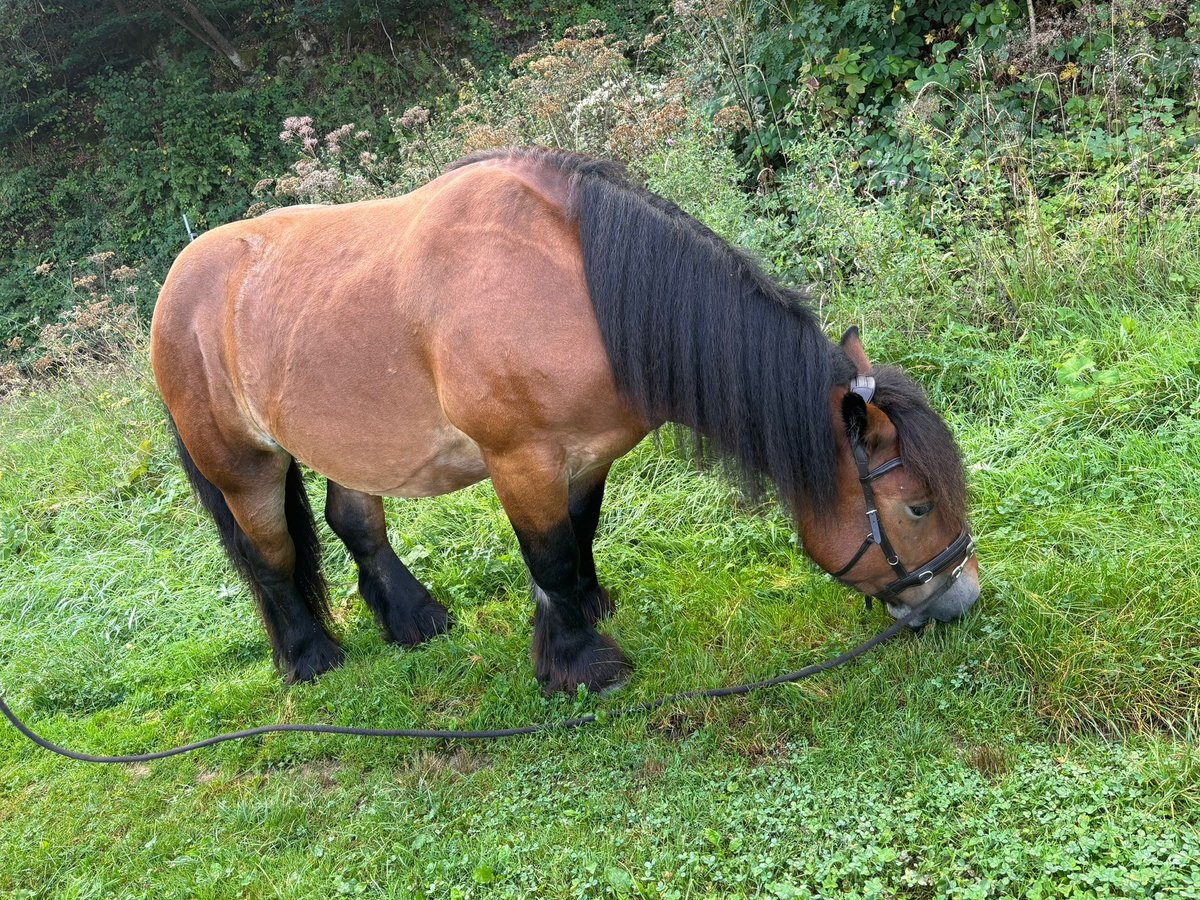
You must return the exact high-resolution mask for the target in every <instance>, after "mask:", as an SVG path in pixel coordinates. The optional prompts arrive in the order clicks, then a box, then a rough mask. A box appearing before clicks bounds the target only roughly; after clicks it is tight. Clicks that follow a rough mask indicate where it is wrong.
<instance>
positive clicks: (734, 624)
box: [0, 235, 1200, 897]
mask: <svg viewBox="0 0 1200 900" xmlns="http://www.w3.org/2000/svg"><path fill="white" fill-rule="evenodd" d="M1179 237H1180V236H1179V235H1176V239H1177V242H1176V243H1173V244H1171V246H1172V247H1173V248H1174V249H1175V251H1176V252H1174V253H1171V254H1169V255H1166V254H1164V255H1161V258H1155V259H1152V260H1150V262H1149V263H1147V262H1146V261H1145V260H1142V261H1141V262H1139V264H1138V265H1136V266H1130V267H1129V268H1127V269H1120V268H1119V267H1113V266H1111V265H1106V266H1104V267H1097V268H1095V269H1094V270H1089V269H1088V268H1087V267H1086V266H1083V267H1082V268H1074V269H1070V270H1069V271H1067V270H1064V271H1061V272H1060V273H1059V274H1058V275H1054V274H1053V271H1058V270H1053V271H1052V270H1051V269H1050V268H1047V269H1043V270H1039V272H1040V274H1039V275H1038V279H1037V280H1034V279H1029V280H1026V281H1024V282H1019V281H1018V282H1017V284H1018V285H1021V286H1023V288H1024V289H1025V290H1026V291H1027V294H1025V295H1024V296H1019V299H1020V300H1022V301H1023V302H1022V304H1021V306H1020V310H1021V312H1022V314H1023V316H1024V325H1025V327H1024V328H1023V329H1021V330H1020V331H1019V332H1018V333H1016V334H1015V335H1014V334H1008V335H1001V336H997V335H996V334H995V332H994V331H990V330H988V329H984V328H980V327H976V326H974V325H972V324H970V323H967V322H961V321H956V320H955V318H954V317H953V316H951V315H949V314H947V313H945V312H943V313H941V314H939V312H938V307H937V304H938V303H946V301H945V299H944V298H938V297H937V296H933V297H931V298H929V299H927V300H926V301H924V302H925V304H926V305H925V306H924V307H923V308H922V309H921V310H920V311H919V312H913V313H911V315H912V316H913V318H910V319H905V318H903V317H902V316H900V315H898V314H897V312H896V309H897V307H896V306H895V305H894V304H890V303H889V302H888V298H887V297H883V298H879V297H871V296H866V295H864V296H857V297H856V296H848V297H844V298H842V301H841V304H840V308H839V309H838V310H836V311H835V312H834V313H833V314H832V315H830V313H829V312H828V311H827V313H826V315H827V317H828V318H830V319H831V320H833V321H832V325H833V327H831V331H832V330H835V328H836V326H841V325H843V324H846V321H858V322H862V323H863V324H864V334H865V340H866V343H867V347H868V349H869V351H870V352H871V353H872V355H873V356H874V357H875V358H876V359H877V360H878V361H881V362H882V361H887V362H895V363H899V364H902V365H904V366H905V367H906V368H907V369H908V370H909V371H910V372H911V373H912V374H914V376H915V377H917V378H918V380H920V381H921V382H922V383H923V384H924V385H925V386H926V388H927V389H928V390H929V392H930V394H931V397H932V399H933V402H934V405H935V406H936V407H937V408H939V409H941V410H943V411H944V412H945V414H946V415H947V417H948V421H949V422H950V424H951V427H952V428H953V429H954V430H955V433H956V435H957V436H958V439H959V441H960V444H961V446H962V449H963V453H964V456H965V459H966V462H967V465H968V470H969V473H970V475H969V477H970V482H971V489H972V492H973V521H974V528H975V532H976V534H977V536H978V538H979V544H980V551H979V552H980V565H981V572H982V578H983V586H984V593H983V597H982V599H981V601H980V602H979V604H978V605H977V607H976V609H974V610H973V611H972V612H971V613H970V614H969V615H968V617H967V618H966V619H965V620H964V621H962V622H960V623H958V624H956V625H951V626H943V625H937V626H935V627H932V628H929V629H926V631H925V632H924V633H922V634H921V635H919V636H905V637H902V638H901V639H898V640H895V641H893V642H892V643H890V644H888V645H886V646H884V647H882V648H879V649H877V650H876V651H875V652H873V653H872V654H871V655H869V656H868V657H866V658H864V659H862V660H859V661H858V662H856V663H852V664H851V665H849V666H847V667H846V668H844V669H841V670H838V671H836V672H833V673H830V674H827V675H824V676H822V677H819V678H817V679H814V680H810V681H806V682H803V683H801V684H799V685H791V686H785V687H781V688H776V689H774V690H771V691H769V692H764V693H760V694H755V695H752V696H750V697H747V698H739V699H734V700H732V701H725V702H711V703H702V702H698V703H690V704H683V705H680V706H678V707H673V708H670V709H666V710H663V711H661V712H659V713H656V714H654V715H650V716H635V717H631V718H628V719H621V720H620V721H616V722H606V723H601V724H599V725H596V726H594V727H590V728H587V729H584V730H581V731H577V732H573V733H566V734H546V735H541V736H535V737H524V738H518V739H514V740H509V741H507V742H502V743H501V742H493V743H481V744H467V743H457V744H450V743H445V742H437V743H431V742H417V741H388V742H380V741H365V740H360V739H355V738H328V737H325V738H323V737H309V736H297V735H275V736H270V737H266V738H260V739H256V740H253V741H248V742H243V743H240V744H234V745H224V746H221V747H219V748H215V749H212V750H207V751H204V752H201V753H198V754H195V755H192V756H189V757H185V758H180V759H172V760H167V761H164V762H159V763H154V764H150V765H145V766H135V767H88V766H83V765H80V764H76V763H71V762H68V761H65V760H62V759H59V758H57V757H52V756H50V755H48V754H45V753H42V752H40V751H37V750H35V748H33V747H32V745H30V744H28V743H27V742H26V741H25V740H24V739H23V738H22V737H21V736H20V735H18V734H17V733H16V732H15V731H14V730H13V729H11V728H10V727H7V725H6V726H5V727H3V728H0V785H2V786H3V791H2V794H0V835H2V840H0V889H2V890H3V891H4V892H5V894H6V895H8V896H66V897H110V896H130V897H138V896H145V897H161V896H202V897H224V896H261V897H270V896H282V897H299V896H329V895H343V894H344V895H350V896H354V895H366V896H370V895H380V894H382V895H388V896H415V895H431V896H526V895H529V894H531V893H538V894H543V895H547V896H568V895H589V896H591V895H609V896H678V897H686V896H706V895H727V894H748V895H764V896H779V897H792V896H818V895H820V896H828V895H830V894H834V893H843V894H845V895H848V896H862V897H868V896H883V897H893V896H901V897H926V896H941V895H950V896H963V897H1005V896H1163V897H1196V896H1200V837H1198V835H1200V830H1198V826H1200V756H1198V755H1197V751H1196V744H1195V741H1196V737H1197V734H1198V732H1200V563H1197V561H1196V560H1197V556H1198V551H1200V546H1198V545H1197V539H1196V534H1197V531H1198V529H1200V487H1198V484H1200V401H1197V399H1196V397H1197V387H1198V384H1200V380H1198V376H1197V370H1196V359H1197V352H1196V351H1197V348H1198V347H1200V325H1198V324H1197V317H1196V315H1195V301H1194V299H1193V297H1194V294H1193V291H1194V283H1193V279H1194V278H1195V276H1196V273H1197V271H1200V267H1198V266H1197V265H1196V262H1197V250H1196V247H1195V245H1194V244H1193V245H1192V246H1188V244H1187V241H1186V240H1181V239H1179ZM1163 240H1164V241H1165V240H1166V239H1165V238H1164V239H1163ZM1159 246H1160V247H1162V246H1165V244H1163V243H1162V242H1160V244H1159ZM1150 263H1153V265H1151V264H1150ZM1048 272H1049V273H1050V274H1047V273H1048ZM1054 277H1061V278H1062V279H1064V282H1063V283H1060V284H1058V285H1056V284H1055V283H1054V282H1053V278H1054ZM1066 279H1069V280H1070V282H1071V284H1072V285H1073V288H1072V290H1071V291H1070V292H1067V291H1066V290H1064V289H1063V288H1064V286H1065V280H1066ZM1047 296H1052V297H1055V298H1056V299H1055V300H1054V302H1052V303H1050V302H1045V301H1044V300H1043V299H1042V298H1044V297H1047ZM948 308H949V306H948V304H947V306H945V307H944V308H943V309H948ZM843 317H844V318H843ZM917 318H919V319H920V321H921V322H922V323H923V324H922V326H921V327H920V329H919V330H918V329H917V328H915V327H913V325H912V321H913V320H914V319H917ZM918 337H919V339H917V338H918ZM671 443H672V441H671V438H670V436H669V435H664V436H663V437H662V441H661V444H662V446H656V445H655V443H654V442H653V441H650V440H648V441H646V442H644V443H643V444H642V445H641V446H640V447H639V448H638V449H637V450H635V451H634V452H633V453H632V454H630V455H629V456H628V457H626V458H624V459H623V460H621V461H620V462H618V464H617V466H616V467H615V468H614V473H613V477H612V478H611V479H610V492H609V495H608V498H607V500H606V503H605V510H604V518H603V520H602V524H601V528H600V533H599V535H598V539H597V559H598V565H599V569H600V572H601V575H602V579H603V580H605V581H606V582H607V583H608V584H609V585H610V586H611V587H612V588H613V589H614V592H615V595H616V599H617V613H616V615H615V617H614V618H613V619H612V620H611V622H610V623H609V625H608V629H609V630H610V631H611V633H612V634H613V635H614V636H615V637H616V638H617V640H618V641H620V643H621V644H622V646H624V647H625V649H626V651H627V652H628V653H629V655H630V658H631V660H632V661H633V663H634V666H635V674H634V677H633V680H632V681H631V683H630V684H629V685H628V686H627V687H626V688H625V689H624V690H623V691H621V692H620V693H618V694H616V695H613V696H609V697H602V698H597V697H589V696H577V697H573V698H566V697H556V698H552V699H545V698H544V697H543V696H542V695H541V694H540V692H539V691H538V688H537V684H536V682H535V680H534V678H533V674H532V669H531V667H530V663H529V659H528V649H527V648H528V645H529V637H530V628H531V625H530V618H531V604H530V600H529V594H528V585H527V575H526V573H525V570H524V567H523V565H522V562H521V558H520V554H519V552H518V550H517V546H516V541H515V539H514V537H513V535H512V532H511V529H510V528H509V527H508V524H507V521H506V519H505V517H504V515H503V512H502V511H501V509H500V507H499V504H498V502H497V500H496V498H495V495H494V492H493V491H492V490H491V487H490V485H488V484H487V483H484V484H482V485H478V486H476V487H474V488H470V489H468V490H465V491H462V492H459V493H457V494H453V495H450V496H447V497H443V498H439V499H435V500H422V501H404V502H391V501H389V503H388V513H389V533H390V536H391V538H392V541H393V543H394V544H395V546H396V547H397V550H398V552H399V553H400V555H401V557H402V558H403V559H404V560H405V562H406V563H407V564H408V565H409V566H410V567H411V568H412V569H413V571H414V573H415V574H416V575H417V576H418V577H419V578H421V579H422V580H423V581H424V582H425V583H426V584H428V585H429V586H430V587H431V589H432V590H433V592H434V593H435V595H436V596H438V597H439V598H440V599H442V600H443V601H444V602H446V603H447V605H448V606H449V607H450V608H451V609H452V611H453V612H454V614H455V615H456V617H457V625H456V627H455V628H454V629H453V631H452V632H451V633H450V634H449V635H448V636H445V637H441V638H438V639H436V640H434V641H432V642H430V643H428V644H426V645H424V646H422V647H420V648H419V649H416V650H402V649H399V648H397V647H395V646H390V645H385V644H384V643H383V642H382V640H381V638H380V636H379V633H378V630H377V628H376V626H375V624H374V622H373V620H372V619H371V617H370V614H369V613H368V612H367V610H366V609H365V607H364V606H363V605H362V603H361V601H359V600H358V598H357V597H356V589H355V579H354V575H353V570H352V567H351V564H350V561H349V558H348V556H347V554H346V553H345V551H344V550H343V549H342V548H341V546H340V544H338V543H337V542H336V539H334V538H333V536H332V535H331V534H330V533H329V532H328V531H327V530H323V533H322V536H323V538H324V542H325V548H326V551H325V552H326V564H327V566H328V567H329V577H330V581H331V586H332V589H333V599H334V608H335V617H336V622H337V627H338V629H339V630H340V633H341V634H342V636H343V639H344V643H345V646H346V648H347V651H348V659H347V663H346V664H345V665H344V666H343V667H342V668H341V669H339V670H337V671H335V672H333V673H331V674H330V675H328V676H327V677H324V678H323V679H321V680H320V681H319V682H318V683H316V684H313V685H302V686H297V687H293V688H285V687H284V686H283V685H282V683H281V681H280V679H279V677H278V675H277V674H276V672H275V671H274V670H273V669H272V667H271V664H270V659H269V647H268V644H267V641H266V637H265V635H264V634H263V632H262V628H261V626H260V625H259V623H258V621H257V619H256V616H255V613H254V610H253V605H252V602H251V601H250V599H249V596H248V595H247V593H246V591H245V589H244V588H243V587H242V585H241V584H240V583H239V582H238V581H237V580H236V578H235V576H234V573H233V571H232V569H231V568H230V567H229V565H228V563H227V562H226V561H225V559H224V558H223V557H222V555H221V553H220V551H219V548H218V544H217V541H216V536H215V531H214V529H213V527H212V525H211V523H210V522H209V521H208V520H207V519H206V518H205V516H204V515H203V513H202V510H201V509H200V508H199V506H198V504H197V503H196V502H195V500H194V499H193V498H192V497H191V495H190V492H189V489H188V487H187V484H186V481H185V479H184V477H183V474H182V472H181V471H180V469H179V467H178V465H177V462H176V460H175V458H174V451H173V448H172V446H171V444H170V440H169V437H168V432H167V430H166V425H165V417H164V413H163V411H162V407H161V405H160V401H159V400H158V399H157V396H156V394H155V391H154V388H153V384H152V382H151V380H150V378H149V375H148V371H147V366H146V363H145V360H144V357H143V356H142V355H139V354H134V356H133V357H132V358H131V359H129V360H127V361H126V362H124V363H122V364H120V365H118V366H115V367H109V368H107V369H104V370H102V371H97V370H95V369H87V368H86V367H85V368H84V369H83V370H81V371H78V372H76V373H74V376H73V377H72V378H69V379H66V380H63V381H60V382H57V383H52V384H49V385H48V386H44V387H41V388H39V389H37V390H34V391H32V392H27V393H25V394H23V395H21V396H17V397H13V398H9V399H8V400H7V401H5V402H4V404H3V406H0V447H2V449H0V610H3V615H2V616H0V684H3V688H4V690H5V692H6V696H7V698H8V700H9V701H10V702H11V703H12V704H13V705H14V707H16V708H17V709H18V711H19V712H20V713H21V714H22V715H24V716H26V717H27V718H28V719H29V720H30V723H31V724H32V725H33V726H34V727H35V728H36V729H38V730H41V731H43V732H44V733H45V734H46V736H48V737H50V738H51V739H53V740H55V741H58V742H60V743H63V744H66V745H68V746H71V747H73V748H76V749H83V750H90V751H92V752H110V753H116V752H134V751H141V750H151V749H155V748H158V747H161V746H165V745H168V744H174V743H177V742H180V741H185V740H191V739H195V738H200V737H204V736H207V735H209V734H212V733H215V732H218V731H226V730H231V729H236V728H245V727H252V726H255V725H260V724H266V723H269V722H277V721H284V722H300V721H320V722H331V723H339V724H361V725H372V726H379V727H404V726H429V727H454V726H466V727H480V728H482V727H501V726H507V725H517V724H525V723H528V722H533V721H539V720H544V719H552V718H560V717H566V716H570V715H576V714H579V713H580V712H583V711H592V710H604V709H611V708H616V707H619V706H621V705H623V704H626V703H631V702H636V701H641V700H644V699H651V698H653V697H656V696H658V695H660V694H662V693H665V692H672V691H679V690H684V689H688V688H692V687H713V686H719V685H722V684H727V683H732V682H735V681H741V680H750V679H757V678H765V677H770V676H772V675H775V674H777V673H779V672H782V671H785V670H788V669H791V668H796V667H798V666H800V665H802V664H805V663H808V662H813V661H816V660H819V659H822V658H824V657H826V656H828V655H832V654H833V653H834V652H836V651H839V650H841V649H845V648H846V647H849V646H851V645H852V644H854V643H857V642H858V641H860V640H862V639H864V638H865V637H867V636H869V635H870V634H871V633H873V632H874V631H877V630H879V628H880V627H882V625H883V624H884V623H885V622H886V621H887V619H886V614H885V613H883V612H882V611H880V610H879V609H878V607H877V608H876V610H875V611H874V612H871V613H868V612H866V611H865V610H864V609H863V607H862V602H861V599H860V598H857V597H855V596H853V595H851V594H850V593H849V592H848V591H846V590H845V589H843V588H841V587H839V586H838V585H836V584H835V583H833V582H832V581H830V580H829V579H828V577H827V576H825V575H823V574H819V573H817V572H816V570H814V569H813V568H812V567H810V566H809V565H808V564H807V563H806V562H805V560H804V558H803V556H802V555H801V554H800V553H799V552H798V551H797V549H796V546H795V539H794V534H793V532H792V530H791V528H790V527H789V523H788V521H787V520H786V517H785V516H784V515H783V513H782V512H781V511H780V510H779V509H778V508H777V507H776V506H775V505H773V504H769V503H767V504H761V505H751V504H749V503H747V502H746V501H745V500H743V499H742V498H741V496H740V495H739V493H738V492H737V491H736V490H735V489H734V488H733V487H731V486H730V485H729V484H728V482H727V481H725V480H724V479H723V478H722V477H721V476H720V474H719V473H718V472H716V471H711V470H710V471H699V470H697V469H696V467H695V466H693V465H691V464H690V463H689V462H687V461H684V460H681V459H679V458H678V455H677V454H674V453H672V452H671V451H672V446H671ZM319 487H320V485H319V480H318V479H314V484H312V485H310V493H311V494H312V495H313V498H314V505H315V506H316V507H317V513H318V519H320V500H319V498H320V497H321V496H322V493H321V491H320V490H318V488H319ZM322 528H323V529H324V526H323V525H322ZM616 532H619V533H621V535H622V538H621V539H620V540H615V539H614V538H613V535H614V533H616Z"/></svg>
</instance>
